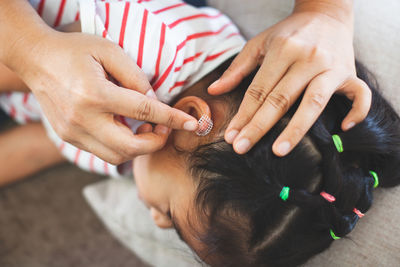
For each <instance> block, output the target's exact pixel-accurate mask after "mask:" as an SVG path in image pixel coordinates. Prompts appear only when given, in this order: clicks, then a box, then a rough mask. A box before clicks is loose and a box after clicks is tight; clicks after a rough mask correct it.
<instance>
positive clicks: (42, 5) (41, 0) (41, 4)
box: [37, 0, 46, 16]
mask: <svg viewBox="0 0 400 267" xmlns="http://www.w3.org/2000/svg"><path fill="white" fill-rule="evenodd" d="M45 2H46V0H40V3H39V7H38V10H37V12H38V14H39V16H42V14H43V9H44V3H45Z"/></svg>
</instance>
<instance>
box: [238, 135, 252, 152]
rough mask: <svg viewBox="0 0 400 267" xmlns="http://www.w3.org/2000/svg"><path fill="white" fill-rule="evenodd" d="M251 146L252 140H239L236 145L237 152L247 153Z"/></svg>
mask: <svg viewBox="0 0 400 267" xmlns="http://www.w3.org/2000/svg"><path fill="white" fill-rule="evenodd" d="M249 147H250V141H249V139H247V138H243V139H241V140H239V141H238V142H237V143H236V145H235V148H236V152H238V153H240V154H243V153H246V152H247V151H248V150H249Z"/></svg>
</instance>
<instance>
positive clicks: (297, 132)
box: [292, 125, 307, 142]
mask: <svg viewBox="0 0 400 267" xmlns="http://www.w3.org/2000/svg"><path fill="white" fill-rule="evenodd" d="M306 132H307V130H306V129H305V128H303V127H301V126H299V125H296V126H293V130H292V136H293V139H292V140H293V141H296V142H297V140H301V139H302V138H303V137H304V135H305V134H306Z"/></svg>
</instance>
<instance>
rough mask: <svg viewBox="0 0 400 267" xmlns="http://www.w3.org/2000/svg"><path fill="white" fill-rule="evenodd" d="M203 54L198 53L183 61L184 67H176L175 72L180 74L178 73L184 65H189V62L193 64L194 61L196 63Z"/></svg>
mask: <svg viewBox="0 0 400 267" xmlns="http://www.w3.org/2000/svg"><path fill="white" fill-rule="evenodd" d="M202 54H203V52H199V53H197V54H196V55H194V56H191V57H188V58H185V60H183V63H182V65H181V66H179V67H176V68H175V72H178V71H180V70H181V68H182V67H183V65H185V64H186V63H189V62H192V61H194V60H195V59H196V58H198V57H199V56H201V55H202Z"/></svg>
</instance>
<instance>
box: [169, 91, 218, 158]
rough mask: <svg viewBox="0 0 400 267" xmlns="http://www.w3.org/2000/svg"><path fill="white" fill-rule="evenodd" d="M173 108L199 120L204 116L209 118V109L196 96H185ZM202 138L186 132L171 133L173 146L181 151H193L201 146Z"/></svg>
mask: <svg viewBox="0 0 400 267" xmlns="http://www.w3.org/2000/svg"><path fill="white" fill-rule="evenodd" d="M174 108H177V109H180V110H182V111H184V112H186V113H188V114H190V115H192V116H193V117H195V118H197V119H200V118H201V116H203V115H206V116H208V117H209V118H211V119H212V117H211V109H210V107H209V105H208V104H207V102H205V101H204V100H203V99H201V98H199V97H197V96H187V97H183V98H181V99H180V100H179V101H178V102H177V103H176V104H175V105H174ZM201 140H202V138H201V137H200V136H198V135H197V134H196V132H188V131H178V130H176V131H173V132H172V141H173V143H174V146H175V147H176V148H177V149H179V150H183V151H193V150H194V149H196V148H197V147H198V146H199V145H200V144H201Z"/></svg>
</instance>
